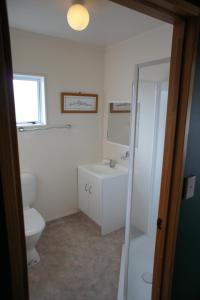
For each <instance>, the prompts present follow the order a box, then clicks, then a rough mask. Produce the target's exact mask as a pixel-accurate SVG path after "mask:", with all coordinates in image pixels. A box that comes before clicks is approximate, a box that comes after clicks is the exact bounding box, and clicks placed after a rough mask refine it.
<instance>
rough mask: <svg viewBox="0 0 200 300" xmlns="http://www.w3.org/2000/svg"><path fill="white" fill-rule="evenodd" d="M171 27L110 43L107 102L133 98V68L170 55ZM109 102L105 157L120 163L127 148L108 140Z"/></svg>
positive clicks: (105, 122)
mask: <svg viewBox="0 0 200 300" xmlns="http://www.w3.org/2000/svg"><path fill="white" fill-rule="evenodd" d="M171 39H172V26H171V25H164V26H162V27H160V28H157V29H155V30H151V31H149V32H146V33H144V34H141V35H138V36H136V37H133V38H131V39H129V40H126V41H123V42H121V43H118V44H115V45H112V46H109V47H107V48H106V53H105V81H104V82H105V103H108V102H112V101H114V102H115V101H126V102H127V101H131V98H132V83H133V81H134V67H135V65H136V64H139V63H143V62H148V61H152V60H157V59H161V58H166V57H170V55H171ZM107 114H108V105H107V104H105V107H104V153H103V155H104V157H106V158H107V157H110V158H114V159H116V160H117V161H119V162H120V163H125V164H128V161H126V162H123V161H121V155H122V154H124V152H125V151H127V149H128V147H126V146H121V145H117V144H114V143H110V142H107V138H106V131H107Z"/></svg>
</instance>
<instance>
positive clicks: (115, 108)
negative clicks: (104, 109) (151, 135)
mask: <svg viewBox="0 0 200 300" xmlns="http://www.w3.org/2000/svg"><path fill="white" fill-rule="evenodd" d="M130 112H131V103H128V102H124V103H123V102H111V103H110V113H130Z"/></svg>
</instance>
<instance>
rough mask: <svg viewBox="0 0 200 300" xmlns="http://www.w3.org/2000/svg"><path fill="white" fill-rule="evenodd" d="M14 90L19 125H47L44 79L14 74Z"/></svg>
mask: <svg viewBox="0 0 200 300" xmlns="http://www.w3.org/2000/svg"><path fill="white" fill-rule="evenodd" d="M13 88H14V98H15V112H16V121H17V125H18V126H34V125H37V126H38V125H46V112H45V91H44V77H41V76H32V75H21V74H14V78H13Z"/></svg>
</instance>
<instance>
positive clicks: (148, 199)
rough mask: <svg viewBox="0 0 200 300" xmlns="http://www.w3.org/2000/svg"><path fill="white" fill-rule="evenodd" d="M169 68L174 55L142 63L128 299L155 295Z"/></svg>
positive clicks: (141, 299) (128, 243)
mask: <svg viewBox="0 0 200 300" xmlns="http://www.w3.org/2000/svg"><path fill="white" fill-rule="evenodd" d="M169 69H170V63H169V59H163V60H160V61H154V62H151V63H147V64H142V65H139V66H138V67H137V87H136V95H135V103H136V104H135V122H133V123H134V125H135V130H133V131H134V132H132V134H133V135H134V136H132V147H133V149H134V150H133V161H132V166H133V170H132V178H131V181H132V182H131V186H132V189H131V192H130V194H129V202H130V203H129V209H128V210H130V212H129V218H128V220H129V226H128V233H127V239H126V247H127V274H126V275H127V278H126V279H127V280H126V281H127V282H126V284H127V285H126V298H127V300H150V299H151V291H152V275H153V265H154V251H155V241H156V223H157V216H158V207H159V197H160V185H161V172H162V162H163V151H164V137H165V124H166V114H167V100H168V81H169ZM133 106H134V105H133ZM133 109H134V107H133ZM132 128H133V126H132Z"/></svg>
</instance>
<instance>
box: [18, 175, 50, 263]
mask: <svg viewBox="0 0 200 300" xmlns="http://www.w3.org/2000/svg"><path fill="white" fill-rule="evenodd" d="M21 184H22V199H23V208H24V226H25V237H26V249H27V262H28V266H32V265H34V264H36V263H38V262H39V261H40V256H39V254H38V252H37V250H36V248H35V246H36V244H37V242H38V240H39V238H40V236H41V234H42V231H43V230H44V227H45V221H44V219H43V217H42V216H41V214H40V213H39V212H38V211H37V210H36V209H34V208H31V204H32V203H33V202H34V201H35V199H36V190H37V181H36V176H35V175H33V174H28V173H22V174H21Z"/></svg>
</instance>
